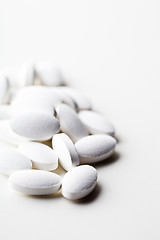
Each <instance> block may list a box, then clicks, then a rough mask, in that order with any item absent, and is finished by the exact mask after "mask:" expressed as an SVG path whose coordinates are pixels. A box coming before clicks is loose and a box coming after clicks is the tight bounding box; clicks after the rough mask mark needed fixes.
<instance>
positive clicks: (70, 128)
mask: <svg viewBox="0 0 160 240" xmlns="http://www.w3.org/2000/svg"><path fill="white" fill-rule="evenodd" d="M56 113H57V118H58V119H59V121H60V128H61V131H62V132H64V133H66V134H67V135H68V136H69V137H70V138H71V139H72V141H73V142H76V141H77V140H79V139H80V138H82V137H84V136H87V135H88V131H87V129H86V127H85V126H84V124H83V123H82V122H81V120H80V119H79V117H78V115H77V113H76V112H75V111H74V110H73V109H72V108H71V107H69V106H67V105H66V104H63V103H62V104H59V105H58V106H57V108H56Z"/></svg>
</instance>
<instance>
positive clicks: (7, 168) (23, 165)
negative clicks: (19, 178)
mask: <svg viewBox="0 0 160 240" xmlns="http://www.w3.org/2000/svg"><path fill="white" fill-rule="evenodd" d="M31 168H32V162H31V161H30V159H29V158H28V157H26V156H24V155H23V154H21V153H19V152H18V151H16V150H11V149H8V148H6V149H0V172H1V173H3V174H5V175H10V174H11V173H13V172H14V171H17V170H22V169H31Z"/></svg>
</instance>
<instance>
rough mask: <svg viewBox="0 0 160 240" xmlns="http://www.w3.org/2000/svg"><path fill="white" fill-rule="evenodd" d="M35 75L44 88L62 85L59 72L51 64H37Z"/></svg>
mask: <svg viewBox="0 0 160 240" xmlns="http://www.w3.org/2000/svg"><path fill="white" fill-rule="evenodd" d="M36 75H37V76H38V78H39V79H40V81H41V83H42V84H43V85H46V86H59V85H61V84H62V83H63V81H62V76H61V73H60V71H59V70H58V69H57V68H56V67H55V66H54V65H53V64H52V63H47V62H46V63H38V64H37V65H36Z"/></svg>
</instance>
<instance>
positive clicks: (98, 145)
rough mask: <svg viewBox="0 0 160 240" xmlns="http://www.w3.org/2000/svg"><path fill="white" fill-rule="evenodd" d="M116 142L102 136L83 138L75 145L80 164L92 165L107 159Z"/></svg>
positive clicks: (111, 138)
mask: <svg viewBox="0 0 160 240" xmlns="http://www.w3.org/2000/svg"><path fill="white" fill-rule="evenodd" d="M115 146H116V140H115V139H114V138H113V137H111V136H109V135H103V134H96V135H91V136H87V137H84V138H82V139H80V140H79V141H77V142H76V143H75V147H76V150H77V152H78V155H79V158H80V163H94V162H99V161H101V160H104V159H107V158H108V157H110V156H111V155H112V153H113V152H114V149H115Z"/></svg>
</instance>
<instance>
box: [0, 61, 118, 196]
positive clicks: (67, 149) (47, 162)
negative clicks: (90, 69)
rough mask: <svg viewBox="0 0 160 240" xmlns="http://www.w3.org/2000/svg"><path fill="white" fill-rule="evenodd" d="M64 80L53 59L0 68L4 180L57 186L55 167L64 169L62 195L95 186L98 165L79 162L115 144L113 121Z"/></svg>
mask: <svg viewBox="0 0 160 240" xmlns="http://www.w3.org/2000/svg"><path fill="white" fill-rule="evenodd" d="M63 84H64V82H63V79H62V75H61V72H60V71H59V70H58V69H57V68H56V67H55V66H54V65H53V64H52V63H38V64H30V63H28V64H24V65H22V66H21V68H20V69H18V68H17V67H12V68H6V69H3V70H2V69H1V75H0V141H1V142H2V143H3V142H5V149H4V148H1V149H0V173H2V174H6V175H10V177H9V185H10V186H11V188H13V189H14V190H16V191H18V192H21V193H24V194H29V195H48V194H52V193H54V192H57V191H59V189H60V187H61V177H60V176H59V175H57V174H55V173H53V172H51V171H55V172H56V173H59V174H60V175H64V177H63V181H62V191H61V193H62V195H63V196H64V197H65V198H68V199H71V200H78V199H81V198H84V197H85V196H87V195H88V194H90V193H91V192H92V191H93V189H94V188H95V186H96V182H97V170H96V169H95V168H94V167H92V166H89V165H83V166H82V165H81V166H79V164H93V163H95V162H99V161H102V160H105V159H107V158H108V157H109V156H111V155H112V154H113V152H114V150H115V146H116V140H115V138H114V137H113V136H114V135H115V129H114V126H113V125H112V124H111V123H110V122H109V121H108V120H107V119H105V117H103V116H102V115H101V114H100V113H97V112H96V111H93V110H92V105H91V102H90V101H89V100H88V98H87V97H86V96H84V94H82V93H81V92H79V91H77V90H75V89H73V88H71V87H67V86H63ZM59 132H60V133H59ZM6 143H8V148H6ZM1 145H2V146H3V144H1ZM17 147H18V150H17ZM12 148H13V150H12ZM15 148H16V150H15ZM58 162H59V164H60V165H61V167H62V168H63V169H64V170H65V171H67V173H66V174H65V171H63V169H62V168H61V167H60V166H59V167H58ZM32 167H33V168H34V169H32ZM59 170H62V171H63V172H62V171H59Z"/></svg>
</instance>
